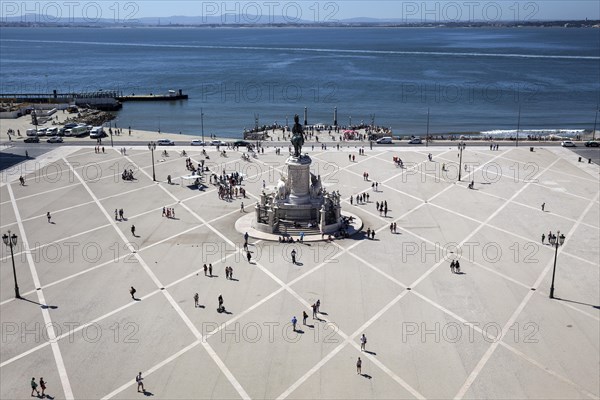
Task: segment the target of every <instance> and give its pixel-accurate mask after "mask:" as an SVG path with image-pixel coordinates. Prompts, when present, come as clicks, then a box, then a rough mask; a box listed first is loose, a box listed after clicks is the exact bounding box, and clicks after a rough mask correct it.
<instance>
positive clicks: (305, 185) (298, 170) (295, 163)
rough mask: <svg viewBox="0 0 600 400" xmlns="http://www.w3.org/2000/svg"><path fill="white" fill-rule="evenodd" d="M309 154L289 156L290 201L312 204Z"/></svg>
mask: <svg viewBox="0 0 600 400" xmlns="http://www.w3.org/2000/svg"><path fill="white" fill-rule="evenodd" d="M311 162H312V160H311V159H310V157H309V156H307V155H303V156H300V157H289V158H288V159H287V161H286V162H285V164H286V166H287V179H288V185H289V190H290V195H289V198H288V202H289V203H290V204H294V205H301V204H310V164H311Z"/></svg>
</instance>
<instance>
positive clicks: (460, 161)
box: [458, 142, 467, 182]
mask: <svg viewBox="0 0 600 400" xmlns="http://www.w3.org/2000/svg"><path fill="white" fill-rule="evenodd" d="M466 146H467V144H466V143H464V142H463V143H459V144H458V150H459V151H460V159H459V161H458V181H459V182H460V177H461V173H462V152H463V150H464V149H465V147H466Z"/></svg>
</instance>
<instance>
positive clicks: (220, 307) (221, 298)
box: [217, 294, 224, 312]
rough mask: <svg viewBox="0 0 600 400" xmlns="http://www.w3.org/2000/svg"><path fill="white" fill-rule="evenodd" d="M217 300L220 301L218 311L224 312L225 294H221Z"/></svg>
mask: <svg viewBox="0 0 600 400" xmlns="http://www.w3.org/2000/svg"><path fill="white" fill-rule="evenodd" d="M217 300H218V301H219V308H218V309H217V311H218V312H222V311H223V310H224V308H223V296H222V295H221V294H219V297H218V298H217Z"/></svg>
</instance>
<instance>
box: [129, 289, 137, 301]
mask: <svg viewBox="0 0 600 400" xmlns="http://www.w3.org/2000/svg"><path fill="white" fill-rule="evenodd" d="M135 292H137V290H135V288H134V287H133V286H132V287H131V289H129V294H130V295H131V298H132V299H133V300H135Z"/></svg>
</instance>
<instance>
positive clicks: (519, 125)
mask: <svg viewBox="0 0 600 400" xmlns="http://www.w3.org/2000/svg"><path fill="white" fill-rule="evenodd" d="M519 130H521V105H520V104H519V116H518V118H517V141H516V142H515V147H519Z"/></svg>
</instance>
